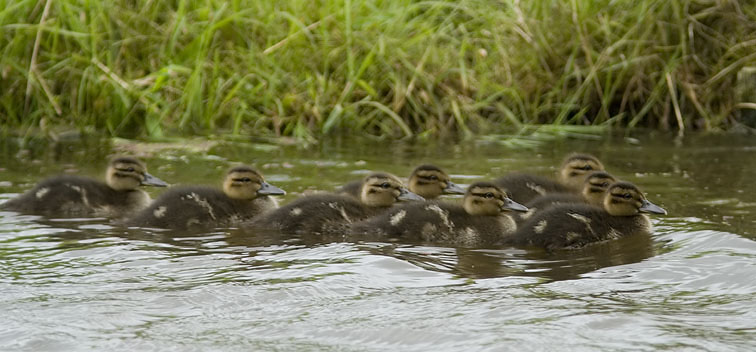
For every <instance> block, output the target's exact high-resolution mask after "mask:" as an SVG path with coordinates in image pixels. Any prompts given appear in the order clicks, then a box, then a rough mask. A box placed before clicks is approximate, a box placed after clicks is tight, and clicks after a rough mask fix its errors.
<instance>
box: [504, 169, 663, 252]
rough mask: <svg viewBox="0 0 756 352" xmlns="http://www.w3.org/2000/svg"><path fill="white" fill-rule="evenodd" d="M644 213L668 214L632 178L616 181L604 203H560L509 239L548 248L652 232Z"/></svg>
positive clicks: (583, 244) (535, 218) (525, 224)
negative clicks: (649, 198) (630, 181)
mask: <svg viewBox="0 0 756 352" xmlns="http://www.w3.org/2000/svg"><path fill="white" fill-rule="evenodd" d="M643 213H651V214H666V213H667V211H666V210H664V209H662V208H661V207H659V206H657V205H655V204H653V203H651V202H649V201H648V200H647V199H646V197H645V196H644V195H643V193H642V192H641V191H640V190H639V189H638V187H636V186H635V185H633V184H632V183H629V182H617V183H614V184H612V185H611V186H609V189H608V190H607V191H606V192H605V194H604V198H603V203H602V207H597V206H595V205H590V204H559V205H554V206H552V207H550V208H547V209H545V210H544V211H542V212H539V213H536V214H535V215H534V216H533V217H531V218H530V219H528V221H526V222H525V223H524V224H522V225H521V226H519V227H518V229H517V231H516V232H515V234H514V236H512V238H511V239H509V240H507V241H506V242H509V243H512V244H519V245H532V246H538V247H543V248H546V249H556V248H578V247H582V246H585V245H587V244H590V243H594V242H599V241H605V240H611V239H617V238H620V237H625V236H630V235H634V234H650V233H651V232H652V226H651V222H650V220H649V219H648V216H646V215H645V214H643Z"/></svg>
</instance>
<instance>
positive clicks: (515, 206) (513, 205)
mask: <svg viewBox="0 0 756 352" xmlns="http://www.w3.org/2000/svg"><path fill="white" fill-rule="evenodd" d="M501 210H514V211H528V207H526V206H524V205H522V204H520V203H517V202H515V201H513V200H511V199H509V198H504V205H502V206H501Z"/></svg>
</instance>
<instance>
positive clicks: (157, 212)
mask: <svg viewBox="0 0 756 352" xmlns="http://www.w3.org/2000/svg"><path fill="white" fill-rule="evenodd" d="M167 210H168V207H166V206H159V207H157V209H155V211H153V212H152V215H154V216H155V217H156V218H158V219H159V218H162V217H163V216H165V212H166V211H167Z"/></svg>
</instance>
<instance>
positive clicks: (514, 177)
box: [494, 173, 572, 204]
mask: <svg viewBox="0 0 756 352" xmlns="http://www.w3.org/2000/svg"><path fill="white" fill-rule="evenodd" d="M494 183H495V184H496V185H497V186H499V187H501V189H502V190H504V191H505V192H506V193H507V195H508V196H509V198H511V199H512V200H514V201H515V202H518V203H522V204H526V203H528V202H530V201H531V200H533V199H534V198H536V197H539V196H543V195H545V194H550V193H571V192H572V190H571V189H570V188H568V187H567V186H564V185H562V184H561V183H559V182H556V181H554V180H550V179H548V178H545V177H541V176H536V175H530V174H524V173H512V174H509V175H506V176H504V177H500V178H498V179H496V180H495V181H494Z"/></svg>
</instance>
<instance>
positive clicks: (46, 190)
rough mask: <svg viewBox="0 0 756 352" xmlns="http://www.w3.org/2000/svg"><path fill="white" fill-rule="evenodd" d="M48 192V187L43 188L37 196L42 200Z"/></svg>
mask: <svg viewBox="0 0 756 352" xmlns="http://www.w3.org/2000/svg"><path fill="white" fill-rule="evenodd" d="M47 192H50V189H49V188H47V187H43V188H40V189H39V191H37V193H35V195H36V196H37V199H42V197H44V196H45V194H47Z"/></svg>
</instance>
